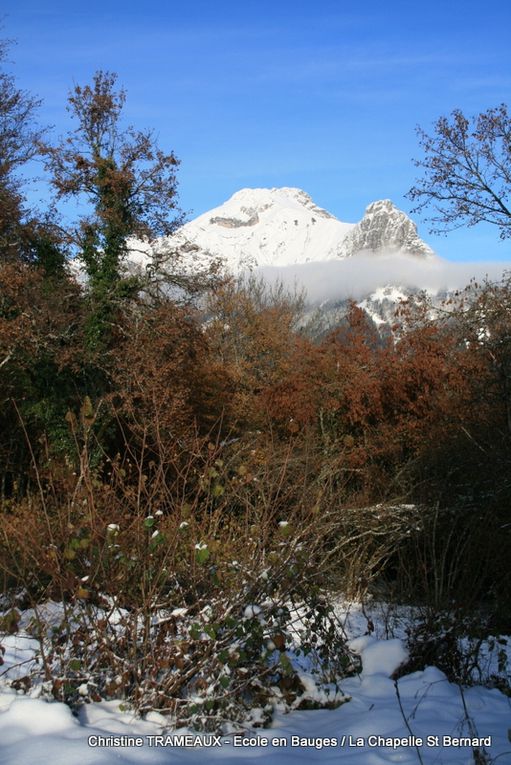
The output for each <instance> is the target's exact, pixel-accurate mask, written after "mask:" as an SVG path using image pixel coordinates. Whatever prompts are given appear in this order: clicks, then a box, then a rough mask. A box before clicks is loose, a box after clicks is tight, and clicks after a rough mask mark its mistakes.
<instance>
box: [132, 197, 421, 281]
mask: <svg viewBox="0 0 511 765" xmlns="http://www.w3.org/2000/svg"><path fill="white" fill-rule="evenodd" d="M157 249H158V250H159V251H164V250H168V251H173V252H178V253H179V254H180V255H181V258H182V260H183V262H187V263H189V264H190V265H191V266H192V267H193V263H195V264H196V265H200V266H201V267H204V266H205V264H206V263H207V261H208V259H209V260H211V258H213V259H215V260H220V261H221V262H222V263H223V266H224V268H225V269H226V271H227V272H230V273H239V272H240V271H243V270H245V269H251V270H252V269H255V268H263V267H267V266H280V267H283V266H292V265H296V264H297V263H315V262H319V261H328V260H338V259H344V258H350V257H353V256H356V255H358V254H360V253H364V254H372V255H378V254H382V253H386V254H388V253H396V254H397V253H399V254H403V255H407V256H416V257H420V258H427V257H432V256H433V251H432V250H431V249H430V248H429V247H428V246H427V245H426V244H425V243H424V242H423V241H422V240H421V239H420V238H419V236H418V234H417V228H416V226H415V224H414V223H413V221H411V220H410V218H408V216H407V215H406V214H405V213H404V212H401V211H400V210H398V209H397V207H395V206H394V205H393V204H392V202H391V201H390V200H388V199H385V200H381V201H378V202H373V203H372V204H370V205H369V206H368V208H367V209H366V212H365V215H364V217H363V218H362V220H361V221H360V222H359V223H343V222H342V221H340V220H338V219H337V218H336V217H334V216H333V215H332V214H331V213H329V212H327V211H326V210H323V209H322V208H320V207H318V206H317V205H316V204H315V203H314V202H313V200H312V199H311V197H310V196H309V195H308V194H306V193H305V192H304V191H302V190H301V189H295V188H273V189H242V190H241V191H238V192H236V194H234V195H233V196H232V197H231V198H230V199H228V200H227V201H226V202H224V204H222V205H220V206H219V207H216V208H214V209H213V210H209V211H208V212H206V213H204V214H203V215H200V216H199V217H198V218H195V219H194V220H192V221H190V222H189V223H187V224H185V225H184V226H182V227H181V228H180V229H179V230H178V231H177V232H176V233H175V234H174V235H173V236H171V237H168V238H167V239H164V240H161V241H160V242H159V243H158V248H157ZM139 262H140V261H139Z"/></svg>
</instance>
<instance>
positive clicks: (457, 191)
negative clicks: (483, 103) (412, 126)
mask: <svg viewBox="0 0 511 765" xmlns="http://www.w3.org/2000/svg"><path fill="white" fill-rule="evenodd" d="M417 134H418V136H419V141H420V145H421V147H422V149H423V150H424V155H425V156H424V159H420V160H416V161H415V165H416V167H419V168H421V169H422V170H423V175H422V177H421V178H420V179H418V180H417V182H416V185H415V186H413V187H412V188H411V189H410V191H409V192H408V194H407V196H408V198H409V199H411V200H413V201H414V202H418V205H417V206H416V207H415V209H414V210H413V212H421V211H422V210H423V209H424V208H429V209H431V210H432V211H433V214H432V215H431V216H430V217H429V218H427V220H428V221H429V222H430V223H431V224H432V227H431V232H432V233H445V232H446V231H452V230H453V229H456V228H461V227H462V226H464V225H468V226H475V225H476V224H477V223H482V222H486V223H492V224H494V225H496V226H497V227H498V228H499V231H500V237H501V239H506V238H508V237H511V117H510V116H509V114H508V110H507V106H506V105H505V104H501V105H500V106H497V107H495V108H492V109H488V110H487V111H485V112H481V113H480V114H478V115H477V116H475V117H473V118H471V119H469V118H467V117H465V116H464V115H463V113H462V112H461V110H459V109H456V110H455V111H453V112H452V114H451V115H450V118H448V117H440V119H439V120H437V122H436V123H435V126H434V133H433V134H432V135H428V134H427V133H426V132H425V131H424V130H422V129H421V128H420V127H419V128H417Z"/></svg>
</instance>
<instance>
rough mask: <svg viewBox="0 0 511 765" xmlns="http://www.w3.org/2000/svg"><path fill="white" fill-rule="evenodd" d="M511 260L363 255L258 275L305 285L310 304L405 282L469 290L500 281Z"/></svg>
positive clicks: (429, 287) (268, 269) (270, 280)
mask: <svg viewBox="0 0 511 765" xmlns="http://www.w3.org/2000/svg"><path fill="white" fill-rule="evenodd" d="M510 267H511V263H510V264H506V263H503V262H488V261H486V262H480V263H477V262H471V263H453V262H451V261H448V260H443V259H442V258H438V257H436V256H435V257H431V258H420V257H411V256H406V255H397V254H395V253H389V254H382V255H380V254H378V255H375V254H359V255H357V256H355V257H352V258H346V259H344V260H328V261H322V262H315V263H299V264H296V265H293V266H282V267H278V266H267V267H262V268H259V269H257V272H256V273H257V274H258V275H259V276H262V278H263V279H264V280H265V281H266V282H267V283H268V284H276V283H279V282H280V283H282V284H283V285H284V287H286V288H287V289H289V290H294V289H297V290H301V289H305V291H306V294H307V300H308V302H310V303H314V304H315V303H320V302H323V301H325V300H343V299H346V298H353V299H354V300H361V299H362V298H364V297H366V296H367V295H368V294H370V293H371V292H374V290H375V289H376V288H377V287H383V286H385V285H390V284H392V285H399V286H401V287H404V288H405V287H406V288H418V289H423V290H427V291H428V292H433V293H437V292H442V291H444V290H456V289H463V288H464V287H465V286H466V285H467V284H468V283H469V282H470V280H471V279H473V278H475V279H476V280H477V281H479V282H480V281H482V280H484V279H485V278H488V279H489V280H491V281H499V280H500V279H501V278H502V276H503V273H504V272H505V271H506V270H509V269H510Z"/></svg>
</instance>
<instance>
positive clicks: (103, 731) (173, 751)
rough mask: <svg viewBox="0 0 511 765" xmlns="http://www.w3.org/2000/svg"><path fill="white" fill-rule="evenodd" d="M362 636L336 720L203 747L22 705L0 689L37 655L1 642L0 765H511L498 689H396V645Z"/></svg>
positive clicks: (403, 682)
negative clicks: (357, 667) (358, 662)
mask: <svg viewBox="0 0 511 765" xmlns="http://www.w3.org/2000/svg"><path fill="white" fill-rule="evenodd" d="M364 624H365V626H367V622H365V620H364V619H362V618H360V614H356V613H355V614H354V618H352V619H351V623H349V624H348V627H349V628H350V629H349V631H350V633H351V635H352V641H351V647H352V648H353V649H354V650H355V651H356V652H358V653H360V655H361V658H362V665H363V670H362V672H361V674H360V675H359V676H356V677H352V678H349V679H346V680H345V681H344V682H343V683H342V689H343V691H344V692H345V694H347V695H348V696H350V697H351V699H350V701H348V702H346V703H344V704H343V705H342V706H340V707H339V708H338V709H335V710H318V711H297V712H292V713H290V714H288V715H280V716H279V715H277V716H276V719H275V721H274V723H273V725H272V727H271V728H266V729H263V728H258V729H254V730H246V731H244V732H243V733H239V734H236V735H234V734H229V735H224V736H220V737H219V738H216V737H214V736H203V738H202V742H200V741H199V740H198V738H197V736H196V734H195V733H193V732H191V731H186V730H179V731H168V730H167V729H165V728H164V727H163V726H162V723H164V718H162V717H161V716H160V715H158V714H156V713H154V714H152V715H149V719H145V720H140V719H137V718H135V717H134V716H133V715H132V714H131V713H127V712H126V711H122V704H120V702H113V701H110V702H101V703H94V704H85V705H84V706H83V707H82V708H81V711H80V714H79V717H74V716H73V715H72V713H71V711H70V710H69V708H68V707H67V706H65V705H64V704H61V703H58V702H54V701H47V700H45V699H43V698H40V697H39V698H38V697H37V696H38V693H40V688H39V689H37V688H34V689H32V690H31V691H30V694H29V695H26V694H24V693H23V691H22V690H18V691H15V690H14V689H12V688H11V687H9V684H8V682H9V681H8V679H7V678H8V677H11V679H12V677H13V676H15V675H16V674H18V675H19V676H21V675H23V674H26V668H27V666H29V663H30V661H31V658H32V657H33V655H34V650H35V649H36V646H37V644H36V641H34V640H33V639H32V638H30V637H28V636H27V635H23V634H22V633H19V634H17V635H15V636H8V637H6V638H3V639H2V640H1V644H2V645H3V647H4V651H5V653H4V656H3V660H4V664H3V665H2V667H1V672H0V683H1V685H0V712H1V714H0V762H1V763H3V765H43V763H52V765H113V764H114V763H126V764H128V763H134V764H135V763H141V764H143V763H155V764H156V765H158V763H166V764H167V765H168V764H170V765H173V764H174V763H175V764H176V765H177V763H185V764H186V765H199V764H202V763H203V762H204V759H205V758H207V759H208V760H210V761H212V762H218V763H224V762H225V763H230V764H231V765H237V763H242V762H243V763H249V762H252V761H259V762H264V763H265V764H266V763H267V764H268V765H286V764H287V763H295V762H298V763H304V765H305V764H306V763H338V762H343V763H344V762H346V763H347V764H348V765H384V764H385V763H406V764H407V763H424V765H442V764H443V763H445V764H446V765H447V763H448V764H449V765H451V764H452V765H454V764H456V765H469V764H473V763H478V762H479V763H498V765H506V763H507V764H508V765H509V763H511V742H510V741H509V736H510V728H511V699H509V698H508V697H507V696H505V695H504V694H503V693H501V692H500V691H498V690H496V689H488V688H484V687H481V686H475V687H471V688H465V689H461V688H460V687H459V686H457V685H454V684H451V683H449V682H448V680H447V679H446V677H445V675H443V674H442V672H440V670H438V669H436V668H435V667H428V668H426V669H425V670H424V671H421V672H415V673H413V674H410V675H407V676H404V677H402V678H400V680H399V681H398V682H397V683H395V682H394V680H392V679H391V677H390V675H391V674H392V673H393V672H394V670H395V669H396V668H397V667H398V666H399V665H400V664H401V663H402V662H403V660H404V659H406V650H405V649H404V647H403V644H402V642H401V640H399V639H398V638H392V639H389V640H385V639H378V638H376V637H372V636H368V635H363V634H359V636H358V637H357V636H356V632H357V631H358V632H359V633H361V632H362V631H363V627H364ZM380 633H381V630H380V629H378V626H377V629H376V634H380ZM119 707H121V709H120V708H119ZM187 734H188V736H189V738H185V736H186V735H187ZM460 739H462V741H460ZM473 739H478V742H477V743H478V749H479V752H480V754H481V755H482V756H483V757H484V759H480V760H479V761H477V760H476V759H475V758H474V747H473V744H474V741H473Z"/></svg>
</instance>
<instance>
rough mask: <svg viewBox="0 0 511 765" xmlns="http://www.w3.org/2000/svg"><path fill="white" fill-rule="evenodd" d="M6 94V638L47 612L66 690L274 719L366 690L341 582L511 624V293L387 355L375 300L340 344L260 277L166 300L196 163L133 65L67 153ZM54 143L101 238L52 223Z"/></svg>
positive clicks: (0, 413) (405, 312)
mask: <svg viewBox="0 0 511 765" xmlns="http://www.w3.org/2000/svg"><path fill="white" fill-rule="evenodd" d="M2 77H3V79H2V81H1V84H2V88H0V92H6V93H7V94H10V96H11V98H10V99H9V98H5V97H3V96H2V99H3V100H2V103H1V104H0V117H1V119H2V120H3V121H2V123H1V125H0V143H1V142H2V140H4V139H5V135H6V131H8V130H9V129H10V128H9V125H11V124H14V125H15V126H16V127H15V130H16V131H18V132H17V133H16V135H17V136H18V138H19V140H20V141H22V142H23V143H24V144H26V150H25V151H22V152H19V151H18V153H17V154H16V153H14V154H13V155H12V159H11V160H9V159H8V160H7V161H4V162H3V164H2V166H1V168H0V170H1V172H0V186H1V193H2V195H3V197H5V198H6V199H8V200H10V205H5V206H3V207H2V218H1V221H0V223H1V226H2V228H1V230H0V233H1V235H2V236H1V238H0V248H1V251H0V256H1V261H0V403H1V406H0V503H1V513H2V524H1V530H0V538H1V546H0V575H1V577H2V579H3V587H4V601H3V607H4V616H3V617H2V626H3V628H4V630H5V631H9V630H12V631H14V630H15V629H17V628H18V626H19V622H20V618H21V614H22V611H23V610H24V609H26V608H31V609H32V611H31V613H32V615H33V618H32V620H31V621H30V623H29V624H25V625H24V626H25V627H27V628H28V629H30V630H31V631H32V632H33V633H34V634H35V635H36V636H37V637H38V638H39V640H40V645H41V655H40V671H41V673H42V676H43V677H44V680H45V683H46V687H47V688H48V690H49V691H50V692H52V693H53V694H54V695H55V696H56V697H57V698H62V699H65V700H67V701H69V702H70V703H72V704H76V703H78V702H79V701H80V700H81V701H84V700H90V699H97V698H105V697H106V698H108V697H115V698H118V697H122V698H125V699H127V700H128V701H129V702H130V703H131V704H133V705H135V706H136V707H137V708H138V709H140V710H141V711H148V710H149V709H158V710H165V711H167V712H171V713H172V714H174V716H175V719H176V720H177V721H178V722H183V723H191V724H195V725H198V726H199V727H204V728H215V727H218V726H219V725H222V724H226V722H227V721H239V722H241V721H243V720H246V719H250V720H251V721H252V722H253V723H256V724H257V723H258V724H261V723H264V722H266V721H268V720H269V719H270V718H271V714H272V711H273V710H274V708H275V707H276V706H277V707H278V706H279V705H281V706H282V707H283V708H297V707H301V708H303V707H307V706H314V705H335V704H338V703H341V701H342V700H343V696H342V691H341V690H340V686H339V682H340V680H341V679H342V677H343V676H345V675H346V673H349V672H351V671H354V670H355V668H356V661H355V659H354V657H352V656H351V655H350V652H349V651H348V649H347V647H346V643H345V638H344V634H343V631H342V627H341V625H340V624H338V623H337V621H336V619H335V616H334V613H333V611H332V609H331V606H330V605H329V599H328V594H329V593H331V592H334V591H336V592H343V593H345V594H346V595H349V596H363V595H364V594H366V593H367V592H368V591H370V590H371V589H373V590H374V589H377V588H379V591H380V592H381V591H383V592H385V595H386V597H387V598H393V599H394V600H397V601H402V602H416V603H417V602H419V603H421V604H424V605H426V606H429V607H431V608H432V609H436V611H437V612H440V611H441V610H442V609H448V610H450V611H451V612H452V611H454V612H458V611H459V612H461V613H466V612H467V611H468V610H472V612H474V611H477V613H478V614H479V615H480V619H481V620H483V619H484V621H485V623H486V624H485V626H486V628H492V629H505V628H507V629H509V625H510V617H511V614H510V612H509V603H510V602H511V599H510V594H511V593H510V583H509V574H508V561H509V559H510V553H511V518H510V515H509V507H510V499H511V496H510V495H511V482H510V478H509V476H510V474H511V473H510V464H509V463H510V459H509V454H510V449H509V447H510V436H511V339H510V338H511V318H510V317H511V310H510V309H511V278H509V277H506V278H505V279H504V280H503V281H502V282H501V283H499V284H493V283H485V284H482V285H476V284H472V285H470V286H469V287H468V288H467V290H466V291H465V292H464V293H463V294H460V295H459V296H458V297H456V298H453V299H452V300H451V302H450V303H449V304H446V305H444V306H443V307H442V308H440V309H435V310H433V309H432V307H431V306H430V305H428V304H427V301H424V302H423V303H422V304H420V303H417V302H415V303H414V304H413V305H403V306H402V308H401V311H400V315H399V316H396V326H395V327H394V333H393V334H392V335H390V334H389V335H387V336H386V337H385V338H382V337H381V336H380V335H379V334H378V333H377V331H376V330H375V328H374V325H373V324H372V323H371V321H370V320H369V319H368V317H367V315H366V314H365V313H364V312H363V311H362V310H361V309H359V308H358V307H356V306H354V305H353V306H351V307H350V309H349V310H348V313H347V316H346V319H345V321H344V322H343V323H342V325H340V326H339V327H338V328H337V329H335V330H334V331H333V332H331V333H330V334H329V335H328V336H327V337H323V338H321V339H314V338H312V337H310V336H308V334H307V332H306V331H304V330H303V329H299V328H298V327H299V322H298V321H297V319H298V317H299V313H300V298H299V297H297V296H293V295H288V294H286V293H285V292H284V291H283V290H276V291H275V290H274V291H273V292H272V291H270V290H268V289H267V288H265V287H264V286H263V285H261V284H260V283H257V282H255V281H254V280H249V281H248V282H245V283H235V282H233V281H232V280H229V279H221V278H219V277H216V278H214V279H212V274H209V275H208V279H206V280H204V282H203V283H202V284H199V283H198V282H197V279H193V280H192V279H191V278H190V279H189V281H188V282H187V279H186V278H183V279H181V280H180V281H179V287H180V290H179V299H178V298H177V297H176V292H175V291H174V292H173V291H172V290H165V289H163V290H162V289H159V290H158V291H157V292H156V293H155V292H154V291H151V289H150V285H149V284H147V283H144V282H143V280H141V277H138V276H137V277H136V278H134V277H133V276H130V275H129V274H128V273H127V271H126V264H127V258H128V253H129V249H130V239H131V237H133V236H138V237H142V238H143V237H145V238H146V242H149V241H150V237H154V236H156V235H158V234H160V233H162V232H163V231H166V230H171V229H172V227H173V225H175V222H176V218H174V219H173V220H171V221H168V220H167V222H166V223H165V225H164V223H163V219H162V218H161V216H160V213H161V214H163V212H164V211H163V210H162V209H161V208H160V207H159V204H158V203H159V202H163V203H166V202H167V201H169V200H170V201H171V202H172V204H171V208H173V209H175V192H176V188H175V175H174V170H175V166H176V162H177V160H176V159H175V157H174V156H173V155H172V154H170V155H165V154H163V153H161V152H160V151H159V150H157V149H156V148H155V146H154V144H153V142H152V138H151V136H150V134H147V133H138V132H135V131H133V130H131V129H128V130H127V131H123V130H121V129H120V127H119V125H120V122H119V120H120V116H121V111H122V106H123V105H124V94H123V93H122V92H120V93H119V92H116V91H115V78H113V77H112V76H110V75H105V74H99V75H97V76H96V78H95V79H94V82H93V85H92V86H87V87H85V88H79V87H77V88H75V90H74V91H73V93H72V95H71V100H70V106H71V111H72V113H74V114H75V116H77V118H78V127H77V132H76V134H75V135H74V136H72V140H71V141H68V142H64V143H63V144H59V145H58V146H56V147H55V146H54V147H49V146H48V144H46V143H44V142H42V139H41V135H40V134H39V133H34V131H33V130H32V129H31V120H32V118H33V110H34V108H35V103H34V102H33V101H32V100H30V99H29V98H28V96H26V95H25V94H23V93H20V92H19V91H17V90H16V88H15V84H14V82H13V80H12V79H11V78H10V77H7V76H6V75H2ZM14 96H16V97H15V98H13V97H14ZM9 120H10V122H9ZM2 136H4V138H2ZM6 145H10V144H6ZM34 151H40V152H42V153H43V155H44V156H45V157H46V158H47V161H48V170H49V171H50V172H51V173H52V175H51V178H52V179H53V181H52V182H53V183H54V185H55V187H56V189H57V196H58V197H61V196H63V195H64V196H65V195H67V194H71V195H74V194H84V195H85V197H86V199H87V200H88V202H89V204H90V214H89V215H88V216H87V217H86V218H83V219H81V220H80V221H79V222H78V223H77V224H76V225H73V226H72V227H70V228H68V229H66V228H65V227H63V225H61V222H60V223H59V225H58V226H57V225H55V220H56V219H55V218H54V219H53V223H52V225H51V226H50V225H49V224H48V223H47V222H45V221H44V218H42V219H40V220H36V216H35V215H34V214H33V213H31V212H29V211H27V210H26V209H25V207H24V202H23V194H22V186H21V183H20V181H19V180H18V178H17V176H16V170H17V168H18V166H19V163H20V162H22V161H23V160H24V159H25V158H27V159H28V158H29V157H31V156H32V154H33V152H34ZM6 156H7V157H8V154H7V153H6ZM167 181H168V182H169V184H170V185H169V186H166V191H167V196H164V197H161V198H160V197H159V196H158V194H159V193H160V191H161V188H163V186H165V184H166V183H167ZM152 184H156V185H152ZM167 212H168V209H167ZM72 261H74V262H75V263H80V264H81V268H82V270H83V272H84V273H85V275H86V276H87V277H88V278H87V279H86V280H85V283H81V282H80V280H77V279H76V278H75V276H74V275H73V273H72V271H71V269H70V264H71V262H72ZM166 261H167V263H166V266H165V270H163V271H161V273H160V284H161V282H162V281H165V279H166V278H168V281H169V283H173V284H175V280H174V281H173V279H174V275H173V272H172V268H171V267H169V262H170V263H171V262H172V253H170V254H168V255H167V258H166ZM153 275H154V274H153ZM213 275H214V274H213ZM197 294H200V300H197V299H196V296H197ZM48 602H57V603H59V604H60V605H59V607H58V609H57V608H56V607H54V608H53V609H50V610H49V611H48V605H47V604H48ZM45 614H46V615H45ZM306 671H307V672H309V673H311V675H312V677H314V678H315V680H314V683H313V685H314V689H312V688H311V686H310V684H307V682H306V681H305V680H304V673H305V672H306ZM24 682H25V684H26V685H28V684H29V683H30V682H32V681H31V680H30V678H28V677H27V678H26V680H25V681H24Z"/></svg>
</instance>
